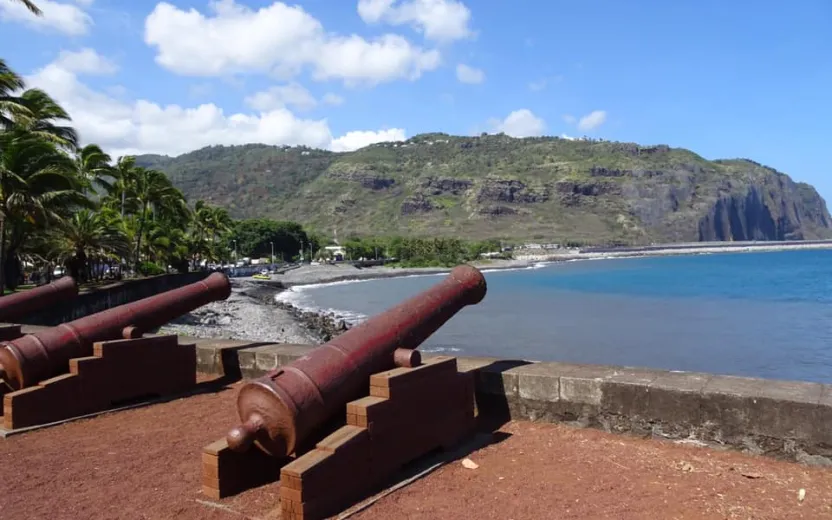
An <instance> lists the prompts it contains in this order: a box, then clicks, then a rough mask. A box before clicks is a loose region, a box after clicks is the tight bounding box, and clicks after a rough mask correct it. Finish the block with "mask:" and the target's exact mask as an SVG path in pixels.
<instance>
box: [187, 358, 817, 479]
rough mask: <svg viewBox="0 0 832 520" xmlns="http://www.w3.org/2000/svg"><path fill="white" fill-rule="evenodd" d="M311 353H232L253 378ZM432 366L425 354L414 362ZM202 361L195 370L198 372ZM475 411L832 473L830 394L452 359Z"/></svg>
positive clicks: (214, 362) (801, 385)
mask: <svg viewBox="0 0 832 520" xmlns="http://www.w3.org/2000/svg"><path fill="white" fill-rule="evenodd" d="M313 348H315V347H314V346H309V345H275V344H270V345H257V346H248V347H241V348H238V349H236V350H235V359H236V362H237V363H238V366H239V371H240V374H241V375H242V376H243V377H249V378H253V377H258V376H261V375H263V374H265V373H266V372H268V371H270V370H273V369H275V368H277V367H279V366H283V365H286V364H288V363H291V362H292V361H294V360H295V359H297V358H299V357H301V356H303V355H305V354H308V353H309V351H310V350H312V349H313ZM197 349H198V351H204V353H203V354H201V355H200V370H201V371H204V372H207V373H221V372H222V363H221V362H220V360H221V358H222V355H221V354H220V353H219V352H220V350H221V349H217V348H214V347H211V346H209V345H200V344H198V345H197ZM423 357H425V358H429V357H431V356H430V355H429V354H425V355H423ZM203 361H204V362H203ZM457 362H458V365H459V369H460V370H461V371H473V372H474V373H475V377H476V390H477V401H478V404H479V405H480V406H492V407H497V408H500V407H502V408H504V409H505V411H506V412H507V414H508V415H509V416H510V417H511V418H516V419H525V420H541V421H548V422H566V423H570V424H574V425H578V426H585V427H596V428H601V429H604V430H607V431H619V432H630V433H634V434H637V435H644V436H651V437H657V438H664V439H690V440H699V441H702V442H705V443H710V444H715V445H724V446H732V447H737V448H741V449H743V450H746V451H751V452H755V453H761V454H762V453H765V454H774V455H776V456H779V457H782V458H787V459H790V460H797V461H801V462H807V463H812V464H832V428H830V426H832V385H824V384H820V383H809V382H800V381H780V380H767V379H754V378H746V377H735V376H725V375H715V374H703V373H694V372H676V371H666V370H651V369H643V368H633V367H619V366H602V365H579V364H569V363H550V362H529V361H522V360H505V359H497V358H477V357H458V358H457Z"/></svg>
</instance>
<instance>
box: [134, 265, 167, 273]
mask: <svg viewBox="0 0 832 520" xmlns="http://www.w3.org/2000/svg"><path fill="white" fill-rule="evenodd" d="M165 272H166V271H165V270H164V268H162V267H160V266H159V265H158V264H156V263H155V262H142V263H141V264H139V274H140V275H142V276H156V275H159V274H165Z"/></svg>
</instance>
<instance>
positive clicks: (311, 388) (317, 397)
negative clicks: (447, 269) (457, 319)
mask: <svg viewBox="0 0 832 520" xmlns="http://www.w3.org/2000/svg"><path fill="white" fill-rule="evenodd" d="M485 293H486V283H485V278H484V277H483V275H482V273H480V271H479V270H477V269H476V268H474V267H472V266H469V265H461V266H457V267H455V268H454V269H453V270H452V271H451V273H450V275H449V276H448V277H447V278H445V280H443V281H442V282H440V283H438V284H437V285H435V286H433V287H431V288H430V289H428V290H426V291H424V292H422V293H421V294H418V295H416V296H414V297H412V298H410V299H408V300H406V301H404V302H403V303H401V304H399V305H397V306H396V307H393V308H391V309H388V310H387V311H385V312H383V313H381V314H378V315H376V316H373V317H372V318H370V319H368V320H367V321H365V322H364V323H362V324H360V325H358V326H356V327H354V328H352V329H350V330H348V331H347V332H344V333H343V334H341V335H340V336H338V337H336V338H334V339H332V340H331V341H329V342H328V343H325V344H323V345H321V346H319V347H318V348H316V349H315V350H313V351H312V352H311V353H310V354H308V355H306V356H304V357H302V358H300V359H298V360H296V361H294V362H293V363H291V364H289V365H286V366H285V367H281V368H278V369H276V370H272V371H271V372H269V373H268V374H266V375H265V376H263V377H261V378H258V379H255V380H252V381H250V382H248V383H246V384H245V385H243V387H242V388H241V389H240V391H239V394H238V396H237V411H238V414H239V417H240V420H241V422H242V424H241V425H240V426H237V427H235V428H233V429H232V430H231V431H230V432H229V433H228V435H227V438H226V440H227V441H228V445H229V447H230V448H231V449H232V450H235V451H246V450H248V449H249V448H250V447H251V445H252V443H254V444H256V445H257V446H258V447H259V448H260V449H261V450H262V451H264V452H266V453H267V454H269V455H272V456H274V457H281V456H285V455H289V454H291V453H293V452H294V450H295V448H296V447H297V445H298V444H299V443H301V442H303V441H304V440H305V439H306V438H307V437H308V436H309V435H310V433H313V432H314V431H315V429H316V428H318V427H320V426H321V425H323V424H324V423H326V421H327V420H328V419H330V418H331V417H333V416H334V414H336V413H338V412H339V411H340V410H342V409H343V408H344V407H345V406H346V404H347V403H348V402H350V401H352V400H354V399H356V398H358V397H360V396H361V392H362V390H363V391H366V388H367V385H368V381H369V377H370V375H372V374H374V373H377V372H382V371H384V370H389V369H390V368H392V367H393V366H394V359H393V358H394V353H395V351H396V350H397V349H400V348H402V349H415V348H417V347H418V346H419V345H420V344H421V343H422V342H423V341H425V340H426V339H427V338H428V337H429V336H430V335H431V334H433V333H434V332H436V330H437V329H439V327H441V326H442V325H443V324H444V323H445V322H447V321H448V320H449V319H450V318H451V317H453V315H454V314H456V313H457V312H459V311H460V310H461V309H462V308H463V307H465V306H466V305H474V304H477V303H479V302H480V301H482V299H483V298H484V297H485Z"/></svg>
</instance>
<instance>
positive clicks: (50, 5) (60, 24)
mask: <svg viewBox="0 0 832 520" xmlns="http://www.w3.org/2000/svg"><path fill="white" fill-rule="evenodd" d="M78 3H79V4H81V5H85V6H86V5H89V4H90V3H92V2H89V3H86V2H82V1H80V2H78ZM36 5H37V6H38V7H39V8H40V10H41V12H42V15H41V16H35V15H34V14H32V13H31V12H30V11H29V10H28V9H27V8H26V6H25V5H23V3H22V2H18V1H16V0H3V1H2V2H0V20H3V21H6V22H18V23H22V24H23V25H27V26H29V27H32V28H34V29H39V30H45V31H55V32H59V33H63V34H67V35H70V36H79V35H82V34H86V33H87V32H88V31H89V28H90V26H92V18H91V17H90V15H88V14H87V13H85V12H84V11H83V9H81V8H80V7H78V6H77V5H73V4H67V3H62V2H55V1H54V0H37V2H36Z"/></svg>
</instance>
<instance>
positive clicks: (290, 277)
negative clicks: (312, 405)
mask: <svg viewBox="0 0 832 520" xmlns="http://www.w3.org/2000/svg"><path fill="white" fill-rule="evenodd" d="M529 265H530V264H529V263H528V262H525V261H511V260H509V261H506V260H501V261H493V262H489V263H487V264H480V265H479V267H480V268H481V269H511V268H520V267H527V266H529ZM448 271H450V269H444V268H442V269H434V268H413V269H405V268H393V267H367V268H363V269H359V268H356V267H353V266H351V265H316V266H303V267H300V268H298V269H294V270H292V271H289V272H288V273H286V274H283V275H274V276H273V277H272V280H271V282H260V281H255V280H254V279H251V278H232V280H231V283H232V293H231V296H230V297H229V298H228V299H227V300H225V301H221V302H212V303H209V304H207V305H204V306H202V307H200V308H199V309H197V310H196V311H194V312H191V313H189V314H186V315H185V316H183V317H181V318H179V319H177V320H174V321H172V322H170V323H169V324H167V325H165V326H164V327H162V328H161V329H160V332H162V333H165V332H167V333H172V334H180V335H184V336H191V337H196V338H229V339H231V338H233V339H242V340H257V341H272V342H275V343H294V344H318V343H321V342H324V341H327V340H328V339H329V337H331V336H333V335H337V334H339V333H340V332H342V331H343V330H344V329H343V326H344V325H343V324H341V323H340V322H341V321H342V319H343V317H340V316H324V315H319V314H315V313H310V312H303V311H300V310H299V309H294V308H291V307H290V306H289V305H288V304H286V303H281V305H280V306H275V305H274V303H275V300H274V297H275V295H277V294H278V293H279V292H280V291H281V290H283V288H285V287H290V286H295V285H310V284H317V283H326V282H335V281H343V280H364V279H373V278H393V277H398V276H409V275H418V274H433V273H446V272H448Z"/></svg>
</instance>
